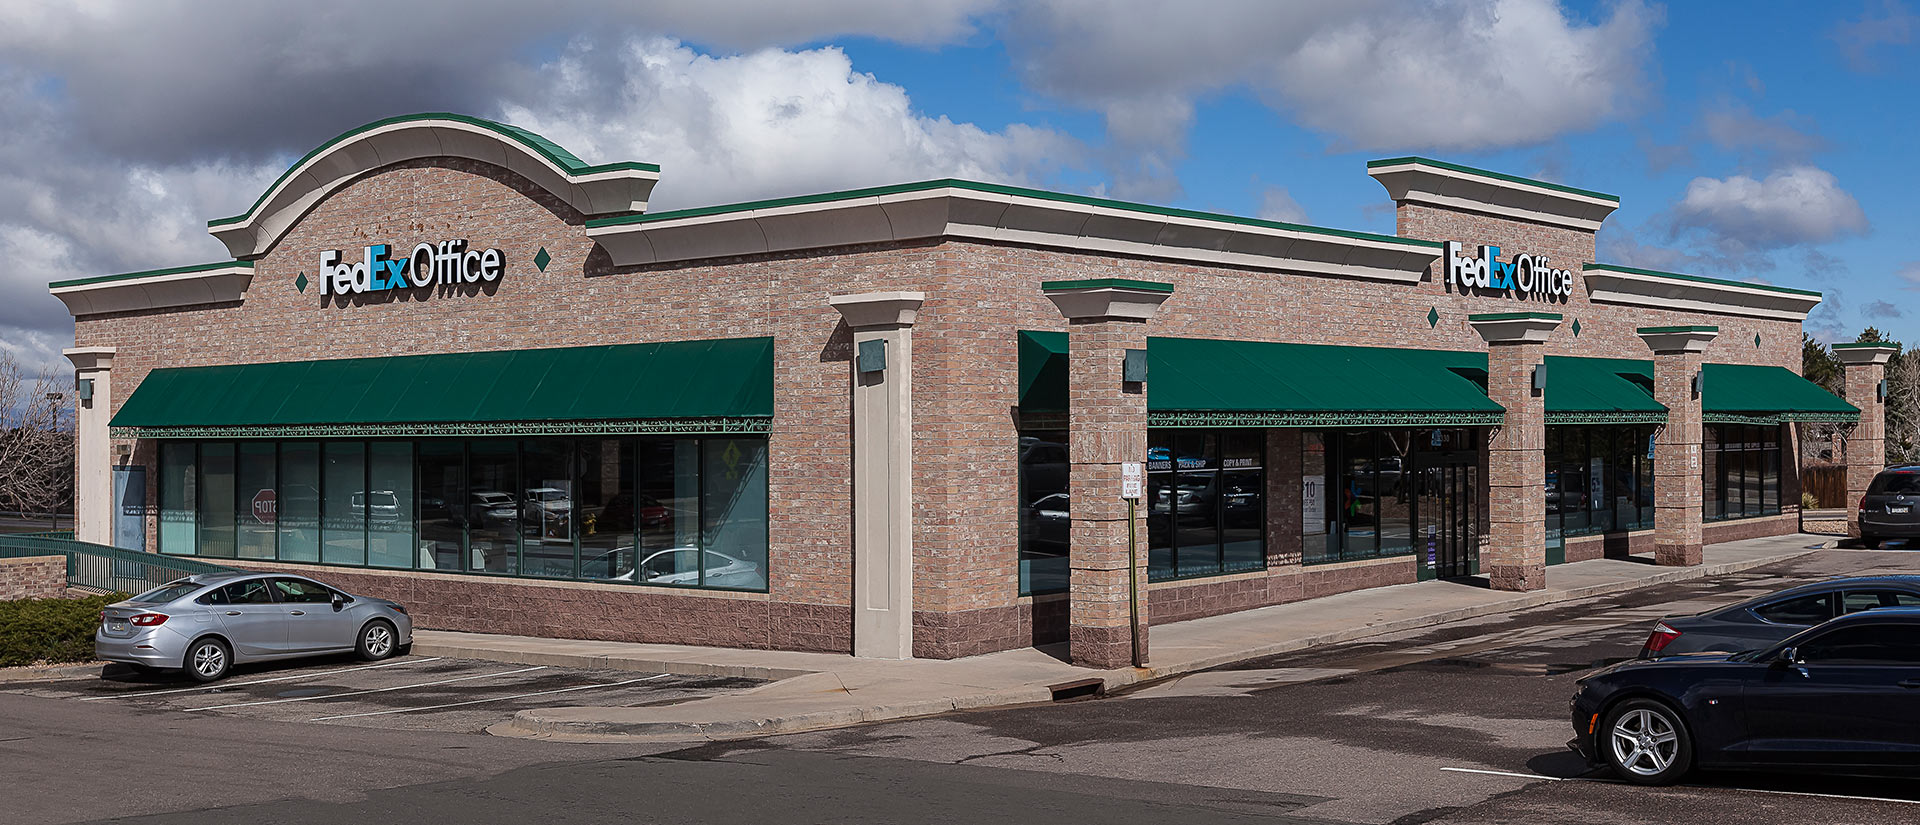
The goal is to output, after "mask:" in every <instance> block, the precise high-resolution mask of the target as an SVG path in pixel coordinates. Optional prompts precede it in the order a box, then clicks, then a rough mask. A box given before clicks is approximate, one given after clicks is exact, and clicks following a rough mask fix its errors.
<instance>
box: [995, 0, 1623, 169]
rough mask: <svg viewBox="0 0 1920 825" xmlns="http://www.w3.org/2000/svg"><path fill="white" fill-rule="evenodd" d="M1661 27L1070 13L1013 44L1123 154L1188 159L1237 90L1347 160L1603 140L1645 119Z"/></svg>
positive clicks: (1516, 11)
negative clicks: (1604, 128) (1377, 153)
mask: <svg viewBox="0 0 1920 825" xmlns="http://www.w3.org/2000/svg"><path fill="white" fill-rule="evenodd" d="M1659 19H1660V13H1659V12H1658V11H1657V10H1652V9H1649V8H1647V7H1645V6H1643V5H1641V4H1640V3H1638V2H1634V1H1633V0H1626V1H1625V2H1619V3H1617V4H1615V5H1613V6H1612V8H1611V9H1610V10H1609V13H1608V14H1607V16H1606V17H1605V18H1604V19H1603V20H1600V21H1598V22H1587V21H1583V20H1579V19H1576V18H1574V17H1572V16H1570V15H1569V14H1568V13H1567V12H1565V11H1564V10H1563V9H1562V8H1561V7H1560V6H1559V4H1557V3H1555V2H1553V0H1440V1H1439V2H1426V3H1412V2H1394V1H1393V0H1350V1H1349V2H1341V3H1283V4H1276V3H1272V2H1268V1H1267V0H1221V2H1216V3H1211V4H1208V5H1207V6H1206V7H1205V8H1196V7H1195V6H1194V5H1193V4H1183V3H1165V2H1160V0H1122V1H1121V2H1114V1H1113V0H1056V2H1050V3H1036V4H1028V5H1023V6H1020V7H1019V8H1018V10H1017V11H1015V13H1014V14H1013V16H1012V18H1011V21H1010V22H1009V24H1008V25H1007V26H1006V27H1005V28H1004V29H1003V31H1004V34H1005V36H1006V37H1007V39H1008V41H1009V43H1010V46H1009V49H1010V52H1011V53H1012V54H1013V56H1014V59H1015V62H1016V64H1017V66H1018V67H1019V69H1020V70H1021V73H1022V75H1023V76H1024V77H1025V78H1026V79H1027V82H1028V83H1029V84H1030V85H1032V86H1033V87H1035V88H1036V89H1038V90H1039V91H1041V92H1043V93H1046V94H1050V95H1053V96H1056V97H1058V98H1061V99H1063V100H1065V101H1067V102H1070V103H1073V104H1076V105H1082V106H1087V107H1089V108H1092V109H1095V110H1098V111H1100V112H1102V113H1103V114H1105V115H1106V117H1107V120H1108V124H1109V130H1110V131H1111V132H1112V133H1113V135H1114V138H1115V140H1116V141H1118V142H1120V143H1122V144H1123V145H1127V146H1134V147H1150V148H1151V149H1152V151H1153V152H1154V153H1155V154H1157V155H1158V156H1161V157H1166V158H1173V159H1177V158H1178V157H1179V156H1180V153H1181V152H1182V151H1183V148H1184V147H1183V145H1182V142H1181V138H1182V137H1183V136H1184V134H1185V131H1186V127H1187V124H1188V122H1189V121H1190V119H1191V117H1192V105H1193V101H1194V100H1195V99H1197V98H1200V97H1203V96H1205V95H1208V94H1211V93H1215V92H1218V91H1221V90H1225V89H1230V88H1235V87H1245V88H1250V89H1252V90H1253V91H1255V92H1256V93H1257V94H1259V95H1260V96H1261V97H1262V99H1263V100H1265V101H1267V102H1268V104H1269V105H1271V106H1272V107H1273V108H1275V109H1278V110H1281V111H1283V112H1286V113H1289V114H1290V115H1292V116H1293V117H1294V118H1295V119H1297V120H1298V121H1299V122H1301V123H1303V124H1305V125H1307V126H1309V127H1311V128H1314V129H1317V130H1319V131H1321V132H1323V133H1325V134H1326V135H1327V136H1328V138H1329V140H1330V141H1331V142H1332V143H1333V144H1335V145H1336V146H1339V147H1341V148H1344V149H1388V148H1391V149H1394V150H1399V149H1412V148H1418V149H1428V148H1434V149H1452V150H1469V149H1485V148H1494V147H1509V146H1518V145H1529V144H1534V143H1539V142H1542V141H1545V140H1548V139H1550V138H1553V137H1556V136H1558V135H1561V134H1565V133H1568V132H1574V131H1580V130H1584V129H1589V128H1592V127H1594V126H1597V125H1599V124H1601V123H1604V122H1606V121H1608V120H1611V119H1614V118H1617V117H1620V116H1621V115H1623V114H1625V113H1627V112H1628V111H1630V110H1631V109H1632V108H1633V106H1634V104H1635V102H1636V100H1637V99H1638V98H1639V97H1640V95H1641V87H1642V85H1643V83H1644V78H1645V69H1644V65H1643V64H1644V63H1645V62H1646V61H1647V59H1648V57H1649V56H1650V54H1651V50H1652V30H1653V28H1654V27H1655V26H1656V25H1658V23H1659ZM1515 44H1526V45H1525V47H1524V48H1518V47H1516V46H1515ZM1143 113H1150V114H1148V115H1146V116H1143ZM1143 120H1144V121H1147V122H1149V123H1153V124H1157V125H1158V126H1160V127H1161V128H1159V129H1157V130H1155V129H1143V128H1141V127H1140V126H1139V125H1137V124H1138V123H1139V122H1141V121H1143Z"/></svg>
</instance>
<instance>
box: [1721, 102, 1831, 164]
mask: <svg viewBox="0 0 1920 825" xmlns="http://www.w3.org/2000/svg"><path fill="white" fill-rule="evenodd" d="M1700 125H1701V127H1702V128H1703V129H1705V130H1706V133H1707V139H1708V140H1711V141H1713V144H1714V145H1715V146H1718V147H1720V148H1722V149H1728V150H1732V151H1736V152H1741V153H1743V154H1745V155H1747V156H1750V157H1754V158H1758V159H1761V160H1767V161H1777V160H1786V161H1797V160H1802V159H1804V158H1806V157H1808V156H1810V155H1812V154H1814V153H1815V152H1819V151H1822V150H1824V149H1826V148H1827V146H1828V144H1827V139H1826V138H1824V137H1821V136H1820V134H1819V127H1818V126H1817V125H1816V124H1815V123H1814V122H1813V120H1812V119H1811V118H1806V117H1802V116H1800V115H1799V114H1797V113H1795V112H1793V111H1791V110H1788V111H1783V112H1779V113H1777V114H1774V115H1773V116H1771V117H1760V116H1759V115H1756V114H1754V113H1753V110H1752V109H1749V108H1747V107H1746V106H1741V105H1731V104H1730V105H1723V106H1717V107H1715V108H1712V109H1708V110H1707V111H1706V112H1705V113H1703V114H1702V115H1701V116H1700Z"/></svg>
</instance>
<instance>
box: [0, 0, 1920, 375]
mask: <svg viewBox="0 0 1920 825" xmlns="http://www.w3.org/2000/svg"><path fill="white" fill-rule="evenodd" d="M1916 13H1917V10H1916V5H1915V0H1864V1H1862V0H1838V1H1837V2H1827V3H1786V2H1760V3H1755V2H1687V3H1673V2H1669V3H1654V2H1648V0H1603V1H1602V2H1555V0H1344V2H1340V3H1324V2H1282V1H1281V0H1192V2H1188V3H1181V4H1171V3H1165V2H1160V0H1022V1H1021V2H1014V0H921V2H917V3H910V4H903V3H898V2H896V1H895V0H816V1H815V2H810V3H791V2H784V0H657V2H651V3H646V4H634V3H630V2H623V0H547V2H544V3H542V4H538V5H537V6H536V5H532V4H526V3H524V2H519V0H467V1H466V2H452V0H414V1H412V2H399V1H397V0H336V1H335V2H332V3H328V4H298V5H292V4H260V3H257V2H249V1H248V0H196V1H194V2H189V0H101V2H99V3H95V4H91V5H88V6H85V7H75V8H69V7H67V6H65V5H53V6H49V5H45V4H19V3H0V113H4V114H5V115H6V116H7V118H8V122H9V129H8V130H7V131H6V132H5V133H4V134H0V256H4V257H5V258H6V259H7V260H8V261H9V263H10V266H9V267H8V268H6V269H5V270H4V271H0V290H4V292H5V294H6V296H7V297H8V298H9V300H7V301H0V348H4V349H6V350H7V351H9V352H12V353H14V354H15V355H17V356H20V357H23V358H25V359H26V360H28V361H29V362H35V363H56V362H57V358H58V356H57V352H58V350H59V348H60V347H61V346H65V345H66V344H67V343H68V342H70V341H71V329H72V328H71V321H70V319H68V318H67V317H66V313H65V312H64V309H63V308H62V307H61V306H60V304H59V303H58V302H57V301H54V300H53V299H51V298H50V297H48V296H47V295H46V292H45V284H46V283H47V282H48V281H50V280H56V279H61V278H67V277H78V276H84V275H95V274H102V273H109V272H120V271H129V270H137V269H148V268H157V267H163V266H171V265H179V264H186V263H198V262H203V261H210V260H216V259H219V258H220V257H221V252H222V249H221V247H220V245H219V244H218V243H217V242H215V241H213V239H212V238H210V237H209V236H207V235H206V233H205V221H206V220H207V219H208V218H212V217H220V216H225V215H229V214H233V213H236V212H238V211H240V210H242V209H244V208H245V207H246V205H247V204H249V203H251V202H252V200H253V199H254V198H255V197H256V196H257V195H258V194H259V193H260V191H261V190H262V189H263V188H264V187H265V186H266V185H267V184H268V183H269V182H270V181H271V180H272V179H273V178H274V177H275V176H277V175H278V174H279V173H280V172H281V171H282V170H284V169H285V168H286V165H287V164H288V163H290V162H291V161H292V160H293V159H294V158H297V157H298V156H300V155H301V154H303V153H304V152H306V151H307V150H309V149H311V148H312V147H314V146H316V145H318V144H319V143H321V142H322V141H324V140H326V139H327V138H329V137H331V136H333V135H334V134H337V133H339V132H341V131H344V130H346V129H349V128H351V127H353V126H356V125H358V124H361V123H364V122H367V121H370V120H374V119H377V118H380V117H385V116H388V115H394V114H403V113H409V112H418V111H457V112H464V113H468V114H474V115H478V116H482V117H489V118H494V119H499V120H505V121H508V122H512V123H516V124H518V125H521V126H524V127H527V128H530V129H533V130H534V131H537V132H540V133H542V134H545V135H546V136H548V137H549V138H552V139H554V140H555V141H557V142H559V143H560V144H561V145H563V146H566V147H568V148H569V149H571V150H572V151H574V152H575V153H576V154H579V155H580V156H581V157H582V158H584V159H586V160H588V161H589V162H605V161H614V160H627V159H639V160H647V161H653V162H657V163H660V164H661V166H662V167H663V171H662V175H663V177H662V182H661V184H660V186H659V188H658V189H657V190H656V192H655V199H654V207H655V208H656V209H671V208H678V207H683V206H695V205H702V204H709V203H718V202H727V201H736V200H747V199H753V198H760V197H775V196H782V195H792V194H800V193H806V192H816V191H826V190H832V189H842V188H849V187H854V186H866V185H875V184H884V183H892V182H900V181H904V180H915V179H925V178H933V177H947V176H952V177H966V178H974V179H982V180H992V181H1003V182H1009V183H1015V184H1021V185H1029V186H1040V187H1046V188H1053V189H1059V190H1063V191H1071V192H1085V193H1092V194H1101V195H1105V196H1108V197H1115V198H1120V199H1124V200H1134V201H1141V202H1148V203H1163V204H1171V205H1177V206H1183V207H1189V208H1195V209H1204V210H1211V211H1220V212H1228V213H1235V214H1244V215H1258V216H1263V217H1272V218H1277V219H1282V220H1295V221H1304V222H1308V223H1314V224H1319V225H1325V226H1334V227H1341V228H1351V229H1363V230H1370V231H1376V232H1392V231H1393V214H1392V211H1391V208H1390V204H1389V203H1388V202H1387V201H1386V200H1385V197H1384V191H1383V190H1382V189H1381V188H1380V187H1379V186H1378V185H1377V184H1375V183H1374V182H1372V181H1371V180H1369V179H1368V178H1367V177H1366V175H1365V162H1366V161H1367V160H1369V159H1372V158H1379V157H1392V156H1398V155H1406V154H1420V155H1426V156H1429V157H1437V158H1442V159H1446V160H1452V161H1456V162H1460V163H1466V164H1470V165H1474V166H1481V167H1485V168H1490V169H1495V170H1499V171H1504V172H1510V173H1514V174H1520V175H1527V176H1532V177H1539V178H1544V179H1548V180H1554V181H1559V182H1564V183H1568V184H1571V185H1575V186H1580V187H1584V188H1589V189H1597V190H1600V191H1604V192H1609V193H1613V194H1617V195H1619V196H1620V198H1621V201H1622V205H1621V209H1620V210H1619V211H1618V212H1616V213H1615V214H1614V216H1613V217H1612V218H1611V219H1610V220H1609V222H1608V225H1607V227H1606V229H1604V230H1603V231H1602V234H1601V238H1600V257H1601V258H1602V259H1603V260H1606V261H1609V262H1614V263H1622V264H1628V265H1637V266H1643V267H1650V268H1655V269H1667V270H1674V271H1682V272H1689V273H1694V274H1700V275H1709V276H1716V277H1725V278H1736V279H1752V280H1761V281H1766V282H1770V283H1776V284H1781V285H1787V286H1795V287H1801V288H1811V289H1817V290H1821V291H1823V292H1824V293H1826V295H1827V296H1828V298H1829V300H1828V302H1827V303H1826V304H1825V305H1823V306H1822V307H1821V308H1820V309H1818V310H1816V312H1815V315H1814V316H1813V317H1812V318H1810V319H1809V322H1808V329H1809V330H1810V331H1812V332H1814V333H1815V334H1816V335H1818V336H1820V337H1822V338H1826V339H1847V340H1850V339H1852V338H1853V337H1854V336H1855V335H1857V334H1858V333H1859V331H1860V330H1861V329H1862V328H1864V327H1865V326H1867V325H1868V324H1873V325H1877V326H1879V327H1880V328H1881V329H1883V330H1886V331H1888V332H1890V333H1891V334H1892V335H1893V336H1895V337H1897V338H1900V339H1903V340H1913V341H1917V342H1920V306H1916V305H1915V304H1914V302H1913V301H1912V300H1910V299H1911V298H1912V297H1913V296H1914V295H1916V294H1917V293H1916V290H1920V250H1916V249H1914V248H1913V247H1911V246H1910V245H1908V244H1907V243H1905V242H1904V241H1905V235H1906V234H1907V228H1908V227H1911V226H1914V225H1916V223H1920V222H1917V221H1916V211H1917V210H1916V207H1915V206H1914V205H1913V203H1912V202H1911V201H1909V200H1908V199H1907V198H1906V197H1905V194H1906V191H1907V190H1908V189H1909V188H1911V187H1912V186H1913V184H1914V183H1915V182H1916V181H1915V178H1916V174H1915V171H1914V164H1913V163H1912V161H1911V159H1910V157H1909V155H1908V152H1909V150H1908V148H1907V145H1906V144H1907V143H1908V142H1910V141H1909V138H1908V137H1907V136H1908V135H1910V134H1912V133H1913V132H1914V131H1915V127H1916V125H1920V124H1916V123H1915V120H1916V118H1920V115H1916V114H1915V111H1914V107H1913V106H1912V105H1911V103H1910V99H1911V98H1913V97H1915V93H1914V89H1915V88H1916V87H1920V83H1916V80H1917V79H1920V71H1917V70H1920V56H1917V52H1920V50H1917V49H1916V47H1915V45H1914V35H1915V31H1914V30H1915V28H1917V27H1920V17H1917V16H1916ZM374 20H377V21H379V25H371V26H370V25H365V22H366V21H374Z"/></svg>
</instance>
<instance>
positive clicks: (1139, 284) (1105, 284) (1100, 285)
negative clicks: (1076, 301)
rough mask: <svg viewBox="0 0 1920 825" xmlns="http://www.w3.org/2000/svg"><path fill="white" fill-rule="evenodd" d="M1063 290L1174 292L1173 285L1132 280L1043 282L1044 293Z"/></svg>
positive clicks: (1094, 279) (1100, 279)
mask: <svg viewBox="0 0 1920 825" xmlns="http://www.w3.org/2000/svg"><path fill="white" fill-rule="evenodd" d="M1063 289H1137V290H1140V291H1142V292H1165V293H1169V294H1171V293H1172V292H1173V284H1166V283H1161V282H1159V281H1136V280H1134V279H1132V278H1085V279H1081V280H1078V281H1041V282H1040V290H1041V291H1042V292H1055V291H1059V290H1063Z"/></svg>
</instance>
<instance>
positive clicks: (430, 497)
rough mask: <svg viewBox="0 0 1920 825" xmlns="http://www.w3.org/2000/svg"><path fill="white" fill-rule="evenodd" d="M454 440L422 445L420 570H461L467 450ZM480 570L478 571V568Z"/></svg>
mask: <svg viewBox="0 0 1920 825" xmlns="http://www.w3.org/2000/svg"><path fill="white" fill-rule="evenodd" d="M466 447H467V445H466V443H465V442H462V441H457V440H451V439H436V440H433V441H422V442H420V447H419V450H420V458H419V462H420V497H419V499H418V501H419V505H418V506H419V511H418V512H419V519H420V553H421V556H420V568H421V569H422V570H461V569H464V565H463V564H462V562H461V559H460V548H461V547H462V546H464V545H465V544H466V535H467V530H466V525H467V508H466V507H465V506H464V505H463V504H462V502H465V501H466V500H467V450H466ZM476 569H477V568H476Z"/></svg>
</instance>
